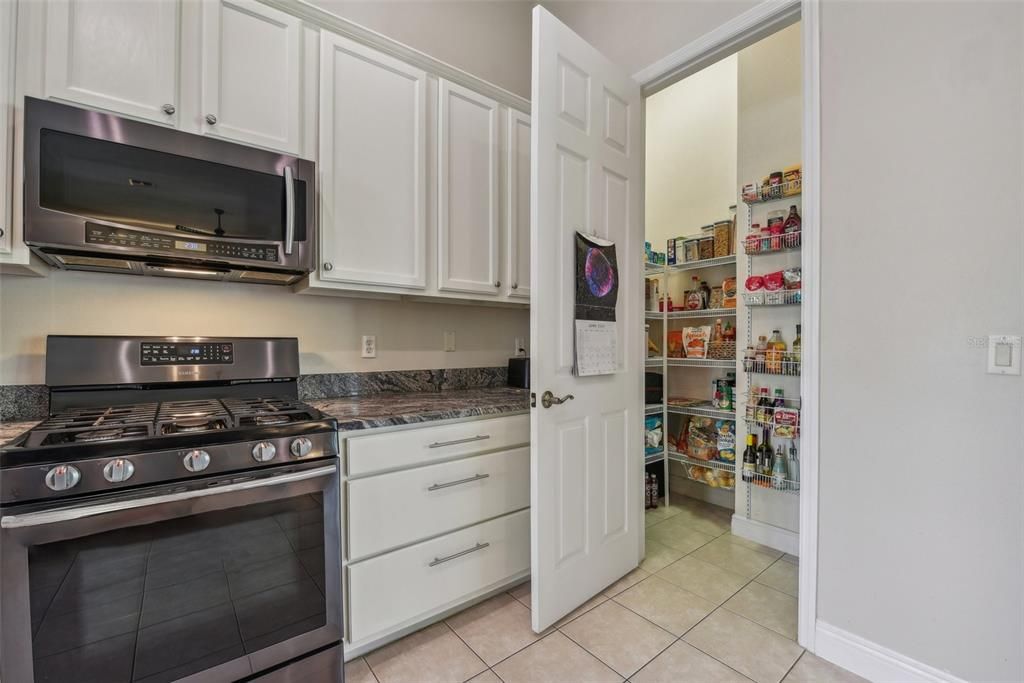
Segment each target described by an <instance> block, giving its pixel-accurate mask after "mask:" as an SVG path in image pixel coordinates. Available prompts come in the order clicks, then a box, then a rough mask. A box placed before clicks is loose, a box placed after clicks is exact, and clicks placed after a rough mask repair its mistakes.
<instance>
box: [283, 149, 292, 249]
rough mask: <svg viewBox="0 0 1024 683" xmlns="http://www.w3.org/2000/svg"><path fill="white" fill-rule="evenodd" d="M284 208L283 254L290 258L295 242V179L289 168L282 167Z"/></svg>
mask: <svg viewBox="0 0 1024 683" xmlns="http://www.w3.org/2000/svg"><path fill="white" fill-rule="evenodd" d="M284 206H285V208H284V253H285V255H286V256H291V254H292V242H294V241H295V179H294V178H292V167H291V166H285V167H284Z"/></svg>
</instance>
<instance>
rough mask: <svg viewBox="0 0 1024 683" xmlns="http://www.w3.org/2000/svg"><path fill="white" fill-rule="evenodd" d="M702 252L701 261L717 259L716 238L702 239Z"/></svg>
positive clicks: (700, 245) (700, 244)
mask: <svg viewBox="0 0 1024 683" xmlns="http://www.w3.org/2000/svg"><path fill="white" fill-rule="evenodd" d="M698 249H699V250H700V260H702V261H703V260H704V259H709V258H715V238H714V237H713V236H712V237H701V238H700V243H699V245H698Z"/></svg>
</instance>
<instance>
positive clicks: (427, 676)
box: [366, 622, 487, 683]
mask: <svg viewBox="0 0 1024 683" xmlns="http://www.w3.org/2000/svg"><path fill="white" fill-rule="evenodd" d="M366 662H367V663H368V664H369V665H370V668H371V669H373V674H374V675H375V676H376V677H377V680H378V681H380V683H428V681H429V682H437V683H442V682H446V681H451V682H453V683H462V682H463V681H466V680H468V679H470V678H472V677H473V676H475V675H477V674H478V673H480V672H482V671H483V670H484V669H486V668H487V666H486V665H485V664H484V663H483V662H482V661H481V660H480V658H479V657H477V656H476V655H475V654H473V651H472V650H470V649H469V647H467V646H466V644H465V643H463V642H462V641H461V640H460V639H459V637H458V636H457V635H455V634H454V633H453V632H452V630H451V629H450V628H448V626H447V624H445V623H443V622H442V623H439V624H434V625H433V626H428V627H427V628H425V629H423V630H421V631H417V632H416V633H413V634H411V635H408V636H406V637H405V638H402V639H401V640H399V641H396V642H394V643H391V644H390V645H386V646H384V647H382V648H381V649H379V650H377V651H375V652H371V653H370V654H368V655H367V656H366Z"/></svg>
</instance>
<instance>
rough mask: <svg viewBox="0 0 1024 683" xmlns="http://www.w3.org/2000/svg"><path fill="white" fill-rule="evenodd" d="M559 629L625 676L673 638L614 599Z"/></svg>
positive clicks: (638, 667)
mask: <svg viewBox="0 0 1024 683" xmlns="http://www.w3.org/2000/svg"><path fill="white" fill-rule="evenodd" d="M561 631H562V632H563V633H565V635H567V636H569V637H570V638H572V639H573V640H574V641H575V642H577V643H579V644H580V645H581V646H583V647H584V648H585V649H586V650H587V652H589V653H590V654H592V655H594V656H595V657H597V658H598V659H600V660H601V661H602V662H604V663H605V664H607V665H608V666H610V667H611V668H613V669H614V670H615V671H616V672H618V673H619V674H620V675H622V676H625V677H626V678H629V677H630V676H632V675H633V674H634V673H636V672H637V671H638V670H639V669H640V667H642V666H643V665H644V664H646V663H647V662H649V661H651V660H652V659H654V658H655V657H656V656H657V655H658V653H660V652H661V651H662V650H664V649H665V648H666V647H668V646H669V645H671V644H672V641H674V640H675V637H673V636H672V635H671V634H670V633H668V632H667V631H665V630H663V629H661V628H658V627H657V626H655V625H654V624H652V623H651V622H649V621H647V620H646V619H644V618H642V617H639V616H637V615H636V614H634V613H633V612H630V611H629V610H628V609H626V608H625V607H623V606H622V605H619V604H618V603H616V602H614V601H608V602H605V603H603V604H601V605H599V606H598V607H595V608H594V609H592V610H590V611H589V612H587V613H586V614H584V615H583V616H582V617H580V618H579V619H576V620H575V621H573V622H571V623H569V624H568V625H566V626H564V627H562V629H561ZM499 675H500V674H499ZM577 680H578V679H577Z"/></svg>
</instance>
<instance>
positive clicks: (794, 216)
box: [782, 204, 803, 234]
mask: <svg viewBox="0 0 1024 683" xmlns="http://www.w3.org/2000/svg"><path fill="white" fill-rule="evenodd" d="M802 223H803V219H802V218H800V212H799V211H797V210H796V204H791V205H790V207H789V215H788V216H786V220H785V222H783V224H782V228H783V231H784V232H786V234H789V233H791V232H796V231H798V230H799V229H800V226H801V224H802Z"/></svg>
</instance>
